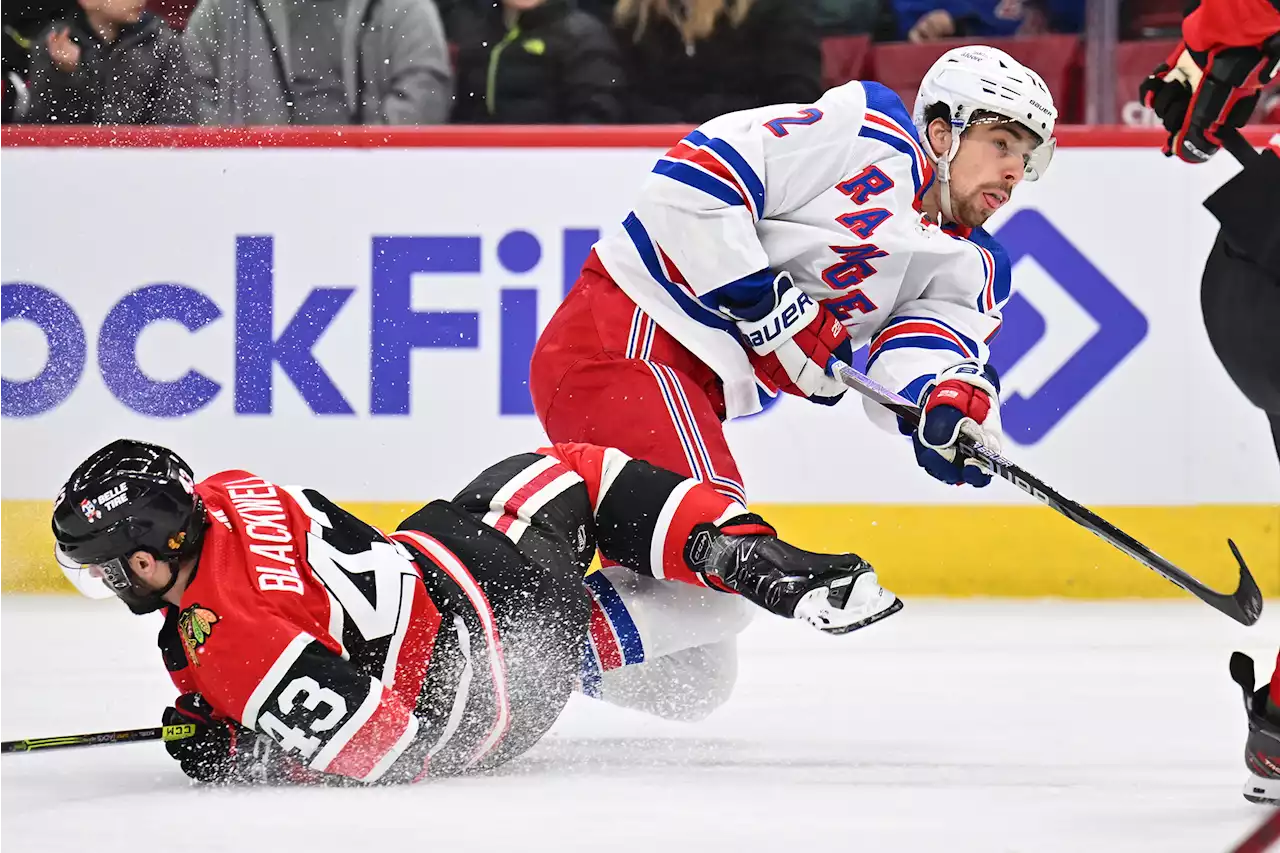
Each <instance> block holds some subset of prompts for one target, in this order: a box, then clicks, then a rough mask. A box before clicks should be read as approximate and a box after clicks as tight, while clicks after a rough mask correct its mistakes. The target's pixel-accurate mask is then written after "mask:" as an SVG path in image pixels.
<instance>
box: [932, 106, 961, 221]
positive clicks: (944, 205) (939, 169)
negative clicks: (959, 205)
mask: <svg viewBox="0 0 1280 853" xmlns="http://www.w3.org/2000/svg"><path fill="white" fill-rule="evenodd" d="M960 135H961V134H960V133H956V132H955V129H954V128H952V135H951V150H949V151H948V152H947V156H946V157H937V156H934V154H933V145H932V143H931V144H930V145H929V147H928V149H927V150H928V152H929V155H930V156H929V159H931V160H933V166H934V172H935V173H936V175H937V181H938V184H939V186H938V203H939V207H941V209H942V210H941V221H940V222H939V223H938V224H939V225H941V224H943V223H944V222H955V221H956V217H955V214H954V213H952V211H951V161H952V160H954V159H955V157H956V153H957V152H958V151H959V150H960Z"/></svg>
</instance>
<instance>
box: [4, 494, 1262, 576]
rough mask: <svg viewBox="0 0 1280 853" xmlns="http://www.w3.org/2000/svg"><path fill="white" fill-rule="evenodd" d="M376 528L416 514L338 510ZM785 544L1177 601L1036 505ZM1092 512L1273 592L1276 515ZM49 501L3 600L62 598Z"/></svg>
mask: <svg viewBox="0 0 1280 853" xmlns="http://www.w3.org/2000/svg"><path fill="white" fill-rule="evenodd" d="M344 506H345V507H346V508H347V509H348V510H350V511H351V512H353V513H355V514H356V515H358V516H359V517H360V518H363V519H365V520H366V521H369V522H370V523H372V524H375V525H377V526H378V527H381V528H382V529H384V530H392V529H394V528H395V527H396V525H397V524H398V523H399V522H400V520H401V519H403V518H405V517H406V516H408V515H409V514H410V513H412V512H413V511H414V510H416V509H417V508H418V505H415V504H410V503H386V502H379V503H362V502H352V503H347V504H344ZM752 508H753V509H754V510H755V511H756V512H759V513H760V514H761V515H763V516H764V517H765V518H767V519H768V520H769V521H770V522H772V523H773V524H775V525H777V527H778V530H779V532H780V533H781V534H782V535H783V536H784V537H785V538H787V539H788V540H789V541H791V542H794V543H795V544H797V545H799V546H801V547H804V548H809V549H812V550H815V551H829V552H843V551H854V552H857V553H858V554H861V555H862V556H863V557H865V558H866V559H867V560H869V561H870V562H871V563H872V565H874V566H875V567H876V569H877V571H878V572H879V574H880V581H881V583H883V584H884V585H885V586H886V587H887V588H889V589H891V590H893V591H894V592H896V593H899V594H900V595H903V596H912V595H930V596H935V595H936V596H971V595H984V596H985V595H989V596H1010V597H1040V596H1069V597H1073V598H1074V597H1078V598H1132V597H1138V598H1178V597H1183V596H1185V595H1186V593H1184V592H1182V591H1181V590H1179V589H1177V588H1176V587H1174V586H1173V585H1172V584H1170V583H1168V582H1166V581H1164V580H1162V579H1161V578H1160V577H1159V576H1157V575H1156V574H1155V573H1154V572H1151V571H1149V570H1148V569H1146V568H1144V567H1142V566H1141V565H1139V564H1138V563H1136V562H1135V561H1133V560H1131V559H1129V558H1128V557H1126V556H1125V555H1123V554H1121V553H1120V552H1119V551H1117V550H1116V549H1114V548H1112V547H1110V546H1109V545H1107V544H1106V543H1104V542H1102V541H1101V540H1099V539H1097V538H1095V537H1094V536H1092V535H1091V534H1090V533H1089V532H1088V531H1086V530H1085V529H1084V528H1082V527H1080V526H1078V525H1076V524H1073V523H1071V522H1070V521H1068V520H1067V519H1065V518H1062V517H1061V516H1060V515H1058V514H1057V513H1054V512H1052V511H1050V510H1048V509H1045V508H1044V507H1039V506H921V505H909V506H904V505H865V504H859V505H832V504H760V505H758V506H754V507H752ZM1097 511H1098V512H1100V514H1101V515H1102V516H1103V517H1104V518H1106V519H1107V520H1108V521H1111V522H1112V523H1113V524H1116V525H1117V526H1119V527H1120V528H1121V529H1123V530H1124V531H1126V532H1127V533H1129V534H1130V535H1132V536H1134V537H1136V538H1137V539H1138V540H1139V541H1141V542H1143V543H1145V544H1146V545H1148V546H1149V547H1151V548H1153V549H1155V550H1156V551H1158V552H1159V553H1160V554H1162V555H1163V556H1164V557H1166V558H1168V559H1169V560H1172V561H1173V562H1174V563H1176V564H1177V565H1178V566H1180V567H1182V568H1183V569H1185V570H1186V571H1188V572H1190V573H1191V574H1193V575H1195V576H1196V577H1197V578H1199V579H1200V580H1202V581H1204V582H1205V583H1207V584H1209V585H1210V586H1213V587H1215V588H1217V589H1221V590H1224V591H1229V590H1231V589H1234V583H1235V564H1234V561H1233V560H1232V558H1231V553H1230V552H1229V551H1228V550H1227V544H1226V540H1227V538H1228V537H1231V538H1232V539H1234V540H1235V542H1236V544H1237V545H1239V546H1240V549H1241V551H1242V552H1243V553H1244V556H1245V559H1246V560H1247V561H1248V562H1249V567H1250V569H1251V570H1252V571H1253V574H1254V577H1256V578H1257V580H1258V585H1259V586H1260V587H1261V588H1262V591H1263V594H1264V595H1277V594H1280V505H1276V504H1268V505H1256V504H1250V505H1229V506H1228V505H1216V504H1215V505H1205V506H1164V507H1153V506H1142V507H1107V508H1101V509H1098V510H1097ZM52 548H53V540H52V538H51V535H50V533H49V504H48V502H47V501H15V500H6V501H2V502H0V590H3V592H6V593H15V592H41V593H47V592H70V591H72V590H71V587H70V585H68V584H67V583H66V582H65V581H64V580H63V578H62V574H61V572H59V570H58V567H57V565H56V564H55V563H54V561H53V558H52V556H51V554H52Z"/></svg>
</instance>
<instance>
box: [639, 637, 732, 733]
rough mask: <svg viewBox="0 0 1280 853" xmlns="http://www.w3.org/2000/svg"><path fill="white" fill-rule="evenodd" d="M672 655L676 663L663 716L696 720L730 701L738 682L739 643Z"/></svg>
mask: <svg viewBox="0 0 1280 853" xmlns="http://www.w3.org/2000/svg"><path fill="white" fill-rule="evenodd" d="M672 658H673V659H674V660H673V661H672V663H673V664H675V665H674V666H673V667H672V671H671V673H670V675H671V678H670V681H669V682H668V685H669V686H668V689H669V691H670V692H669V695H668V696H667V701H665V702H663V703H662V708H661V710H660V711H659V713H660V715H661V716H662V717H664V718H666V719H669V720H679V721H681V722H687V723H696V722H700V721H702V720H705V719H706V718H707V717H709V716H710V715H711V713H712V712H713V711H715V710H716V709H717V708H719V707H720V706H721V705H723V704H724V703H725V702H727V701H729V697H730V696H732V695H733V688H734V686H735V685H736V684H737V682H738V650H737V644H736V643H735V642H733V641H729V642H721V643H711V644H708V645H705V646H697V647H695V648H691V649H685V650H684V651H682V652H679V653H678V654H675V655H672Z"/></svg>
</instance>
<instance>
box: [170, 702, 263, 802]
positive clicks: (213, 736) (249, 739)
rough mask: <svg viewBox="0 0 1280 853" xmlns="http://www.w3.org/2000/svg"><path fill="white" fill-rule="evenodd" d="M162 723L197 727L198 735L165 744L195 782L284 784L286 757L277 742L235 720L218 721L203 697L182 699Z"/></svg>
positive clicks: (221, 719)
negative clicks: (283, 764)
mask: <svg viewBox="0 0 1280 853" xmlns="http://www.w3.org/2000/svg"><path fill="white" fill-rule="evenodd" d="M161 720H162V722H163V724H164V725H166V726H173V725H181V724H183V723H194V724H195V725H196V732H195V734H194V735H191V736H190V737H186V738H182V739H181V740H169V741H165V744H164V747H165V749H167V750H168V751H169V755H171V756H172V757H173V758H174V759H175V760H177V762H178V763H179V764H180V765H182V772H183V773H185V774H187V775H188V776H190V777H191V778H192V779H195V780H196V781H198V782H209V783H213V784H236V783H262V782H275V781H282V780H280V779H279V778H277V777H278V776H279V775H280V774H279V772H278V771H279V770H281V769H282V768H281V766H280V765H281V761H280V759H283V758H284V757H285V756H284V755H283V754H281V753H280V750H279V747H277V746H276V744H275V742H274V741H272V740H271V739H270V738H268V737H266V736H265V735H259V734H257V733H256V732H252V731H250V730H249V729H246V728H245V727H244V726H242V725H240V724H239V723H237V722H235V721H234V720H228V719H223V718H219V717H215V716H214V713H213V709H212V708H211V707H209V703H208V702H206V701H205V699H204V697H203V696H201V695H200V694H199V693H184V694H182V695H181V696H179V697H178V699H177V701H176V702H174V704H173V707H171V708H165V709H164V715H163V717H162V718H161Z"/></svg>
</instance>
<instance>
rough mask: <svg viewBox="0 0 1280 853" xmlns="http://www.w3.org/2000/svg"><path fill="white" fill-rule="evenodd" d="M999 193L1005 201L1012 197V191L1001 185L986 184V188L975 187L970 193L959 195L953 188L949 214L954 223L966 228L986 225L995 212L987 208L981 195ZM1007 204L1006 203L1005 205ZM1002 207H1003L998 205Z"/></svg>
mask: <svg viewBox="0 0 1280 853" xmlns="http://www.w3.org/2000/svg"><path fill="white" fill-rule="evenodd" d="M987 192H1001V193H1004V195H1005V198H1006V199H1011V198H1012V197H1013V190H1012V189H1011V188H1009V187H1006V186H1005V185H1003V184H988V185H986V186H981V187H976V188H974V189H973V190H972V191H970V192H967V193H964V194H960V193H957V192H955V189H954V187H953V188H952V193H951V213H952V215H953V216H955V218H956V221H957V222H959V223H960V224H961V225H963V226H965V227H966V228H979V227H981V226H982V225H985V224H986V221H987V220H988V219H990V218H991V215H992V214H993V213H995V212H996V211H994V210H992V209H991V208H989V207H987V202H986V199H984V198H983V193H987ZM1008 203H1009V202H1008V201H1006V202H1005V204H1008ZM1000 207H1004V205H1003V204H1002V205H1000Z"/></svg>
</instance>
